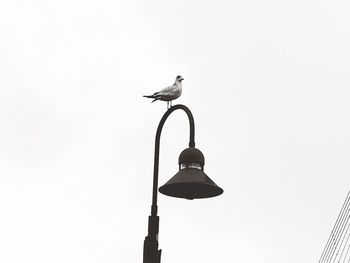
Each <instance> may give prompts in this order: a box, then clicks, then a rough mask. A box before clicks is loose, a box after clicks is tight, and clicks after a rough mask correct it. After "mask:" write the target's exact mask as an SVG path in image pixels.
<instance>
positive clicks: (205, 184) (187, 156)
mask: <svg viewBox="0 0 350 263" xmlns="http://www.w3.org/2000/svg"><path fill="white" fill-rule="evenodd" d="M178 109H179V110H183V111H184V112H185V113H186V114H187V117H188V120H189V124H190V142H189V148H187V149H185V150H183V151H182V153H181V154H180V157H179V172H178V173H177V174H176V175H175V176H174V177H172V178H171V179H170V180H169V181H168V182H167V183H166V184H165V185H163V186H162V187H160V188H159V191H160V192H161V193H162V194H165V195H168V196H172V197H178V198H186V199H189V200H192V199H197V198H208V197H214V196H218V195H220V194H222V193H223V190H222V189H221V188H220V187H218V186H217V185H216V184H215V183H214V182H213V181H212V180H211V179H210V178H209V177H208V176H207V175H206V174H205V173H204V155H203V154H202V152H201V151H200V150H198V149H197V148H195V142H194V130H195V127H194V119H193V116H192V113H191V111H190V110H189V109H188V108H187V107H186V106H184V105H181V104H180V105H175V106H173V107H171V108H170V109H168V110H167V111H166V112H165V114H164V115H163V117H162V119H161V120H160V122H159V125H158V128H157V132H156V139H155V148H154V168H153V192H152V207H151V215H150V216H149V217H148V235H147V236H146V238H145V241H144V246H143V263H160V257H161V250H160V249H158V231H159V216H157V208H158V207H157V198H158V195H157V194H158V192H157V190H158V171H159V146H160V135H161V132H162V128H163V126H164V123H165V121H166V120H167V118H168V117H169V115H170V114H171V113H172V112H174V111H175V110H178Z"/></svg>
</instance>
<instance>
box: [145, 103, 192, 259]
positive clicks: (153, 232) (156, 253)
mask: <svg viewBox="0 0 350 263" xmlns="http://www.w3.org/2000/svg"><path fill="white" fill-rule="evenodd" d="M178 109H180V110H183V111H185V113H186V114H187V117H188V120H189V123H190V142H189V147H194V146H195V142H194V119H193V115H192V113H191V111H190V110H189V109H188V108H187V107H186V106H185V105H181V104H179V105H175V106H173V107H171V108H170V109H168V110H167V111H166V112H165V114H164V115H163V117H162V119H161V120H160V122H159V125H158V128H157V133H156V140H155V148H154V168H153V193H152V208H151V216H149V217H148V236H147V237H146V238H145V241H144V247H143V263H160V256H161V250H160V249H159V250H158V231H159V216H157V210H158V207H157V198H158V172H159V148H160V147H159V146H160V135H161V133H162V129H163V126H164V123H165V121H166V120H167V118H168V117H169V115H170V114H171V113H172V112H174V111H175V110H178Z"/></svg>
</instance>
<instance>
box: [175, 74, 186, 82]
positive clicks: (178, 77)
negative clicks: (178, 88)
mask: <svg viewBox="0 0 350 263" xmlns="http://www.w3.org/2000/svg"><path fill="white" fill-rule="evenodd" d="M183 80H184V78H183V77H181V76H180V75H178V76H177V77H176V79H175V81H178V82H181V81H183Z"/></svg>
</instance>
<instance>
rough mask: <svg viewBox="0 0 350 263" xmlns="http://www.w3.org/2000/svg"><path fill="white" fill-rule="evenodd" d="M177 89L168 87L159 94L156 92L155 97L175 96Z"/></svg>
mask: <svg viewBox="0 0 350 263" xmlns="http://www.w3.org/2000/svg"><path fill="white" fill-rule="evenodd" d="M175 89H176V87H174V86H169V87H166V88H164V89H162V90H161V91H159V92H156V93H155V94H154V95H158V96H159V95H161V96H167V95H173V94H174V92H175Z"/></svg>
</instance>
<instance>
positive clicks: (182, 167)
mask: <svg viewBox="0 0 350 263" xmlns="http://www.w3.org/2000/svg"><path fill="white" fill-rule="evenodd" d="M159 192H161V193H162V194H164V195H168V196H172V197H178V198H185V199H190V200H192V199H198V198H209V197H214V196H218V195H220V194H222V193H223V190H222V189H221V188H220V187H219V186H217V185H216V184H215V183H214V182H213V181H212V180H211V179H210V178H209V177H208V176H207V175H206V174H205V173H204V155H203V154H202V152H201V151H200V150H198V149H197V148H194V147H190V148H187V149H185V150H184V151H182V153H181V154H180V156H179V172H178V173H177V174H175V176H173V177H172V178H171V179H170V180H169V181H168V182H167V183H166V184H165V185H163V186H162V187H160V188H159Z"/></svg>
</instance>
